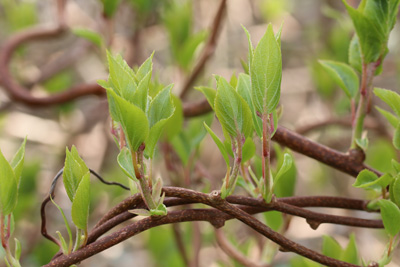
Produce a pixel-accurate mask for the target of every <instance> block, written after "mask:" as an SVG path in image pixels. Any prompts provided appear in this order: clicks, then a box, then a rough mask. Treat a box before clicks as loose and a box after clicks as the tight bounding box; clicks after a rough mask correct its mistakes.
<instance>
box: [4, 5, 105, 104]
mask: <svg viewBox="0 0 400 267" xmlns="http://www.w3.org/2000/svg"><path fill="white" fill-rule="evenodd" d="M64 4H65V1H63V0H60V1H58V6H57V7H58V23H57V25H56V26H54V27H51V28H44V27H37V28H31V29H28V30H25V31H22V32H19V33H16V34H15V35H13V36H12V37H11V38H10V39H8V40H7V41H6V42H5V43H4V44H3V47H2V49H1V50H0V79H1V82H2V85H3V87H4V89H5V90H6V91H7V93H8V95H9V96H10V98H11V99H13V100H14V101H17V102H22V103H24V104H27V105H31V106H50V105H57V104H61V103H65V102H68V101H71V100H73V99H76V98H79V97H82V96H86V95H103V94H104V93H105V91H104V89H103V88H102V87H101V86H99V85H98V84H82V85H77V86H75V87H72V88H70V89H69V90H67V91H64V92H61V93H57V94H54V95H50V96H47V97H35V96H33V95H32V94H31V93H30V92H29V90H28V88H26V87H24V86H22V85H20V84H18V82H17V81H16V80H15V79H14V78H13V77H12V75H11V73H10V69H9V65H10V61H11V58H12V55H13V53H14V52H15V50H16V49H17V48H18V47H19V46H20V45H21V44H24V43H26V42H29V41H33V40H44V39H47V38H55V37H58V36H60V35H61V34H63V33H64V32H65V31H66V26H65V22H64Z"/></svg>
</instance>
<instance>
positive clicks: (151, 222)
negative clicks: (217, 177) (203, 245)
mask: <svg viewBox="0 0 400 267" xmlns="http://www.w3.org/2000/svg"><path fill="white" fill-rule="evenodd" d="M164 192H165V193H166V195H167V196H173V197H179V198H183V199H185V200H187V201H190V202H198V203H203V204H206V205H209V206H212V207H214V208H217V209H219V210H220V211H223V212H225V213H227V214H229V215H230V216H232V217H235V218H237V219H239V220H241V221H242V222H244V223H245V224H247V225H249V226H250V227H252V228H253V229H254V230H256V231H257V232H259V233H261V234H263V235H264V236H266V237H267V238H269V239H270V240H272V241H274V242H275V243H277V244H279V245H280V246H281V247H282V248H284V249H285V250H286V251H292V252H295V253H297V254H300V255H303V256H305V257H307V258H310V259H312V260H314V261H317V262H319V263H322V264H326V265H329V266H356V265H352V264H348V263H345V262H341V261H338V260H336V259H332V258H329V257H326V256H324V255H322V254H320V253H317V252H315V251H312V250H310V249H307V248H305V247H303V246H301V245H299V244H297V243H295V242H293V241H291V240H289V239H287V238H285V237H284V236H282V235H280V234H278V233H276V232H274V231H272V230H271V229H270V228H268V227H267V226H265V225H264V224H262V223H261V222H259V221H258V220H257V219H255V218H254V217H252V216H249V214H248V213H246V212H245V211H243V210H241V209H240V208H238V207H236V206H233V205H231V204H229V203H228V202H226V201H224V200H222V199H221V198H220V196H219V193H218V192H217V193H215V192H213V193H212V194H210V195H207V194H204V193H200V192H195V191H192V190H189V189H183V188H170V187H167V188H164ZM246 209H248V208H246ZM252 209H253V210H252V211H249V212H257V209H256V208H252ZM254 209H255V210H254ZM211 213H212V216H209V215H210V214H211ZM123 216H126V212H125V213H123V214H120V215H118V216H117V217H123ZM230 216H227V215H226V214H224V213H220V212H218V213H216V211H215V210H183V211H170V212H169V213H168V215H166V216H164V217H161V218H154V217H148V218H146V219H143V220H141V221H139V222H136V223H132V224H130V225H128V226H126V227H124V228H122V229H121V230H119V231H117V232H115V233H112V234H110V235H108V236H106V237H104V238H102V239H99V240H98V241H96V242H94V243H92V244H89V245H87V246H86V247H84V248H82V249H80V250H78V251H76V252H74V253H72V254H70V255H68V256H65V255H62V256H60V257H58V258H56V259H54V260H53V261H52V262H50V263H49V264H48V265H46V266H69V265H71V264H74V263H76V262H79V261H82V260H83V259H85V258H88V257H90V256H92V255H94V254H96V253H99V252H100V251H103V250H104V249H107V248H109V247H111V246H113V245H115V244H117V243H119V242H122V241H124V240H126V239H127V238H129V237H131V236H133V235H135V234H137V233H139V232H142V231H144V230H147V229H149V228H151V227H155V226H158V225H161V224H166V223H177V222H181V221H209V222H210V223H212V224H213V225H214V226H215V227H217V228H219V227H221V226H223V224H224V221H225V220H227V219H229V218H230ZM117 217H115V218H112V219H110V220H109V221H107V222H105V223H104V224H103V225H102V226H100V227H103V226H104V225H106V224H108V223H109V222H110V221H112V220H114V219H116V218H117Z"/></svg>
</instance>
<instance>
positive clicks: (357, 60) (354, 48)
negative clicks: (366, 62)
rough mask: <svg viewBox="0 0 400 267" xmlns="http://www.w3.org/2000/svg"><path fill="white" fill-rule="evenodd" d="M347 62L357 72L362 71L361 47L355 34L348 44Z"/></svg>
mask: <svg viewBox="0 0 400 267" xmlns="http://www.w3.org/2000/svg"><path fill="white" fill-rule="evenodd" d="M349 63H350V66H352V67H353V68H354V69H356V70H357V71H358V72H360V73H361V72H362V59H361V48H360V43H359V41H358V37H357V35H356V34H355V35H354V36H353V38H352V39H351V42H350V46H349Z"/></svg>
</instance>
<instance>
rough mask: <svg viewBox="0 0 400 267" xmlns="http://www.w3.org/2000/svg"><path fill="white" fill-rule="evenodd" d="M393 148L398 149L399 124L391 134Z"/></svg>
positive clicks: (399, 139)
mask: <svg viewBox="0 0 400 267" xmlns="http://www.w3.org/2000/svg"><path fill="white" fill-rule="evenodd" d="M393 146H394V147H395V148H396V149H400V123H399V124H398V125H397V127H396V130H395V131H394V134H393Z"/></svg>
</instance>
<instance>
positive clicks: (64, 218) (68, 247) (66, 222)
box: [50, 196, 72, 254]
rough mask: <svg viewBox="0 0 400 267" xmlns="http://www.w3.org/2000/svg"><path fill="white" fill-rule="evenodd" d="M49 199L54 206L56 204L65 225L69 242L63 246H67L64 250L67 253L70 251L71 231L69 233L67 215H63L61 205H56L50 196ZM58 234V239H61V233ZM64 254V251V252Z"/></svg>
mask: <svg viewBox="0 0 400 267" xmlns="http://www.w3.org/2000/svg"><path fill="white" fill-rule="evenodd" d="M50 200H51V202H52V203H53V204H54V206H56V208H57V209H58V210H59V211H60V213H61V216H62V217H63V220H64V224H65V227H66V228H67V233H68V237H69V242H68V246H66V245H65V247H66V248H67V249H66V250H65V251H66V252H67V253H66V254H69V253H71V251H72V233H71V228H70V227H69V224H68V220H67V217H65V213H64V211H63V210H62V209H61V207H60V206H59V205H57V203H56V202H55V201H54V200H53V198H52V197H51V196H50ZM59 236H60V240H61V238H62V236H61V234H60V235H59ZM61 242H62V241H61ZM64 242H65V241H64ZM64 254H65V252H64Z"/></svg>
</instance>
